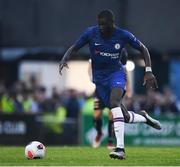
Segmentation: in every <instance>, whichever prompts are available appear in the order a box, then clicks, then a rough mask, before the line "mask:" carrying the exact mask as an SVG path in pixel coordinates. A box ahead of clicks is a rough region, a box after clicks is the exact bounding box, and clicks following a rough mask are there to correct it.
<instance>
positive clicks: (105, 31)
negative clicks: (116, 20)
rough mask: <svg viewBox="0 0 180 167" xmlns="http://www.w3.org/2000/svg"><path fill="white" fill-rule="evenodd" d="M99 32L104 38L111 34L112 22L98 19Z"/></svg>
mask: <svg viewBox="0 0 180 167" xmlns="http://www.w3.org/2000/svg"><path fill="white" fill-rule="evenodd" d="M98 26H99V30H100V32H101V34H102V35H104V36H106V35H109V34H110V33H111V32H112V29H113V21H112V20H110V19H106V18H99V19H98Z"/></svg>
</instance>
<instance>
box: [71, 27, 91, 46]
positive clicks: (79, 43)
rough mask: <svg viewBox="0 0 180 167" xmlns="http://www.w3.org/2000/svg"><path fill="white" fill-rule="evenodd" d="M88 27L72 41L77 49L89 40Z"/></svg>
mask: <svg viewBox="0 0 180 167" xmlns="http://www.w3.org/2000/svg"><path fill="white" fill-rule="evenodd" d="M90 32H91V30H90V28H87V29H86V30H85V31H84V32H83V33H82V34H81V35H80V37H79V38H78V39H77V40H76V42H75V43H74V45H75V47H76V48H77V49H80V48H82V47H83V46H84V45H86V44H87V43H88V42H89V36H90Z"/></svg>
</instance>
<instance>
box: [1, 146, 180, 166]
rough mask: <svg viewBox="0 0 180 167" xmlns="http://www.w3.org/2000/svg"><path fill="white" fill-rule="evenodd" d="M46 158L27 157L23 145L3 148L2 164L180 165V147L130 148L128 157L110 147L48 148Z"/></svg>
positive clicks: (127, 153)
mask: <svg viewBox="0 0 180 167" xmlns="http://www.w3.org/2000/svg"><path fill="white" fill-rule="evenodd" d="M46 149H47V152H46V156H45V158H44V159H35V160H27V159H26V158H25V157H24V148H23V147H0V166H3V165H6V166H11V165H14V166H21V165H22V166H34V165H37V166H124V165H125V166H180V147H172V148H170V147H127V148H126V155H127V158H126V160H114V159H110V158H109V156H108V154H109V150H108V149H107V148H106V147H100V148H97V149H93V148H91V147H46Z"/></svg>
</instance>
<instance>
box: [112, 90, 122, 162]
mask: <svg viewBox="0 0 180 167" xmlns="http://www.w3.org/2000/svg"><path fill="white" fill-rule="evenodd" d="M123 92H124V90H123V89H122V88H120V87H114V88H112V90H111V94H110V108H111V112H112V115H113V122H114V132H115V137H116V148H115V150H114V151H112V152H110V154H109V156H110V157H111V158H115V159H125V150H124V116H123V113H122V109H121V105H120V104H121V101H122V96H123Z"/></svg>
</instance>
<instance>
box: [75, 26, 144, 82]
mask: <svg viewBox="0 0 180 167" xmlns="http://www.w3.org/2000/svg"><path fill="white" fill-rule="evenodd" d="M86 44H88V45H89V50H90V53H91V60H92V74H93V82H97V81H98V80H101V79H102V78H106V77H107V76H108V75H109V74H111V73H112V72H115V71H118V70H120V69H121V68H122V64H121V63H120V59H121V50H122V49H123V48H124V47H125V45H126V44H130V45H131V46H132V47H133V48H135V49H137V50H140V49H141V47H140V41H139V40H138V39H137V38H136V37H135V36H134V35H133V34H132V33H130V32H128V31H126V30H123V29H120V28H118V27H115V28H114V30H113V33H112V36H111V37H110V38H103V37H102V36H101V33H100V30H99V27H98V26H93V27H88V28H87V29H86V30H85V31H84V33H83V34H82V35H81V36H80V37H79V39H78V40H77V41H76V42H75V47H76V48H77V49H79V48H81V47H83V46H84V45H86Z"/></svg>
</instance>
